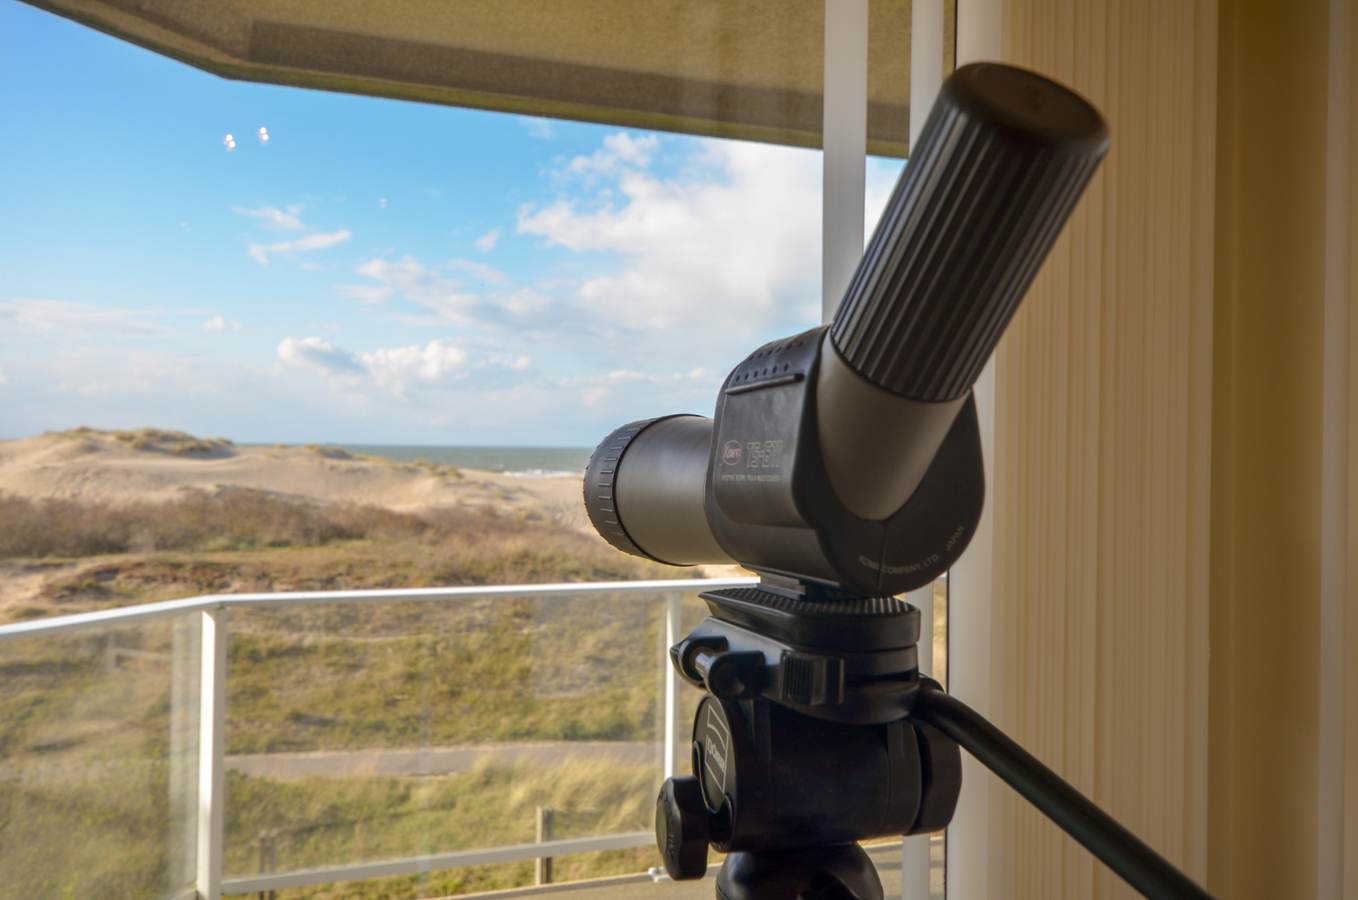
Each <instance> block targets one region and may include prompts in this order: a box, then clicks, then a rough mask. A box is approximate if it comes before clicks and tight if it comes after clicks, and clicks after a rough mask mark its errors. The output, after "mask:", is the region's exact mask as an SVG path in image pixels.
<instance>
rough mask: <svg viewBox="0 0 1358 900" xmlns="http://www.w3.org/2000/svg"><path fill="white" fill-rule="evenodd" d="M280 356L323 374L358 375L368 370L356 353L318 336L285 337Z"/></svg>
mask: <svg viewBox="0 0 1358 900" xmlns="http://www.w3.org/2000/svg"><path fill="white" fill-rule="evenodd" d="M278 358H279V359H281V360H282V361H283V362H285V363H288V364H289V365H293V366H300V367H302V368H306V369H311V370H313V371H316V372H320V373H321V374H323V375H356V374H362V373H363V372H365V371H366V368H365V367H364V365H363V364H362V363H361V362H360V361H359V360H358V358H357V357H355V356H354V354H352V353H350V352H349V351H348V350H341V349H340V348H339V347H336V346H334V345H333V344H331V343H329V342H328V341H323V340H321V339H320V338H318V337H307V338H302V339H300V340H299V339H297V338H284V339H283V341H282V343H280V344H279V345H278Z"/></svg>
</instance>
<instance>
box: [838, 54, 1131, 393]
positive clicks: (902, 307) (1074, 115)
mask: <svg viewBox="0 0 1358 900" xmlns="http://www.w3.org/2000/svg"><path fill="white" fill-rule="evenodd" d="M1107 151H1108V127H1107V125H1105V124H1104V121H1103V117H1102V116H1100V115H1099V113H1098V111H1097V110H1096V109H1094V107H1093V106H1091V105H1090V104H1089V103H1088V102H1087V101H1085V100H1084V99H1083V98H1082V97H1080V96H1079V95H1077V94H1075V93H1073V92H1072V91H1070V90H1068V89H1067V88H1065V87H1063V86H1061V85H1059V84H1057V83H1055V82H1053V81H1050V80H1048V79H1046V78H1043V77H1042V76H1040V75H1036V74H1034V73H1032V72H1027V71H1025V70H1023V69H1016V68H1014V67H1012V66H1004V65H999V64H997V63H975V64H972V65H969V66H964V67H963V68H961V69H958V70H957V71H956V72H955V73H953V75H952V77H950V78H949V79H948V80H947V81H946V82H945V83H944V85H943V89H942V91H941V92H940V93H939V97H938V100H937V102H936V103H935V104H934V108H933V110H932V111H931V112H930V114H929V119H928V121H927V123H926V124H925V126H924V131H923V133H922V134H921V135H920V139H919V141H918V146H916V147H914V148H912V151H911V154H910V161H909V162H908V163H907V164H906V167H905V171H904V173H903V174H902V177H901V180H900V181H899V182H898V183H897V184H896V190H895V192H894V193H893V194H892V196H891V200H890V202H889V203H888V204H887V208H886V211H885V212H884V213H883V214H882V219H881V221H880V223H879V224H878V226H877V231H876V232H875V233H874V234H873V236H872V241H871V243H870V244H869V245H868V249H867V251H866V252H865V253H864V254H863V260H862V262H861V263H859V266H858V271H857V272H856V273H855V274H854V278H853V281H852V282H851V283H850V285H849V290H848V292H847V293H846V294H845V297H844V302H843V303H842V304H841V305H840V308H839V312H838V313H837V314H836V315H835V321H834V324H833V326H832V327H831V332H830V333H831V340H832V341H833V343H834V346H835V348H836V349H837V350H838V351H839V353H840V355H841V356H843V358H844V359H845V361H846V362H848V364H849V365H850V366H851V367H852V368H853V369H854V370H855V371H856V372H858V373H859V374H860V375H862V376H864V377H865V378H867V379H868V380H869V381H871V382H873V383H875V384H877V385H879V386H881V387H883V388H886V389H887V390H889V391H892V392H894V393H896V394H899V395H901V396H904V397H909V398H911V399H914V400H926V401H944V400H953V399H956V398H957V397H961V396H962V395H964V394H965V393H966V392H967V391H968V390H970V389H971V386H972V385H973V384H974V383H975V382H976V379H977V378H978V377H979V376H980V374H981V369H982V367H984V366H985V363H986V360H987V359H989V358H990V354H991V352H992V351H993V350H994V349H995V345H996V344H997V343H998V342H999V340H1000V336H1001V335H1002V334H1004V329H1005V326H1006V325H1008V324H1009V320H1010V318H1012V317H1013V315H1014V312H1015V311H1016V310H1017V309H1018V305H1019V301H1021V300H1022V299H1023V295H1024V294H1025V293H1027V291H1028V286H1029V285H1030V284H1032V281H1033V278H1034V277H1036V275H1037V271H1038V269H1039V268H1040V267H1041V266H1042V263H1043V261H1044V260H1045V259H1046V258H1047V253H1048V251H1050V250H1051V247H1052V244H1053V243H1055V241H1056V238H1057V235H1059V234H1060V232H1061V229H1062V228H1063V227H1064V226H1065V224H1066V220H1067V219H1069V218H1070V214H1071V211H1072V210H1073V209H1074V208H1075V204H1076V203H1077V202H1078V201H1079V199H1080V195H1081V194H1082V193H1083V192H1084V189H1085V187H1086V185H1088V184H1089V180H1090V179H1091V178H1092V177H1093V176H1094V171H1095V170H1096V169H1097V168H1098V166H1099V162H1100V161H1101V160H1102V159H1103V156H1104V154H1105V153H1106V152H1107Z"/></svg>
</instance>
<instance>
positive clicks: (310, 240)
mask: <svg viewBox="0 0 1358 900" xmlns="http://www.w3.org/2000/svg"><path fill="white" fill-rule="evenodd" d="M353 236H354V235H353V232H351V231H348V230H347V229H346V230H343V231H333V232H329V233H326V232H321V233H319V234H308V235H307V236H306V237H302V238H298V239H297V240H295V241H280V242H279V243H277V244H266V245H261V244H256V243H253V242H252V243H251V244H250V246H249V247H248V248H246V251H245V252H247V253H249V254H250V256H251V257H253V258H254V260H255V262H257V263H259V264H260V265H268V264H269V256H270V255H271V254H272V255H275V256H291V255H293V254H294V253H304V252H306V251H308V250H324V249H325V248H327V247H333V246H335V245H336V244H340V243H343V242H344V241H347V240H349V238H351V237H353Z"/></svg>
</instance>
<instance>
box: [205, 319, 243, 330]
mask: <svg viewBox="0 0 1358 900" xmlns="http://www.w3.org/2000/svg"><path fill="white" fill-rule="evenodd" d="M202 328H203V330H204V331H240V322H238V321H236V320H235V319H226V318H224V317H223V316H213V317H212V318H210V319H208V320H207V321H206V322H204V323H203V325H202Z"/></svg>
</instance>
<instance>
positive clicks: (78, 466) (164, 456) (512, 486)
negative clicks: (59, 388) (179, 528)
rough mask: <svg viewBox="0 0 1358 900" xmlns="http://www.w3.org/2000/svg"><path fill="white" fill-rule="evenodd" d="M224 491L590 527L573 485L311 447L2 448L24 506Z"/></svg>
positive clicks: (185, 443)
mask: <svg viewBox="0 0 1358 900" xmlns="http://www.w3.org/2000/svg"><path fill="white" fill-rule="evenodd" d="M118 435H121V437H119V436H118ZM148 435H150V436H149V437H148ZM157 435H159V436H157ZM137 445H141V446H140V447H139V446H137ZM176 450H178V452H176ZM228 488H249V489H252V490H258V491H266V492H268V493H271V494H275V495H277V496H280V497H287V498H294V499H304V498H305V499H310V500H314V501H317V502H322V503H335V502H339V503H364V504H375V505H379V506H385V507H389V508H391V509H396V510H401V511H414V510H420V509H427V508H429V507H435V506H491V507H494V508H495V509H496V510H497V511H500V512H502V513H513V512H516V511H519V510H535V511H538V512H541V513H544V514H546V515H548V516H550V517H551V518H553V519H555V520H556V521H558V522H561V523H562V524H566V525H570V526H572V527H576V528H582V529H583V528H588V524H587V522H586V519H585V515H584V508H583V503H582V501H581V483H580V479H578V478H528V477H522V476H513V475H504V474H500V473H496V472H482V471H476V470H472V469H464V470H456V469H452V468H450V467H447V466H438V465H429V466H418V465H411V464H406V463H397V462H392V461H390V460H384V459H379V458H377V457H358V456H349V455H347V454H344V453H343V451H338V452H336V451H333V450H325V449H324V448H320V447H315V446H314V445H313V446H312V447H295V446H292V447H284V446H281V445H280V446H277V447H237V446H233V445H231V444H229V443H225V442H207V441H197V440H195V439H194V438H192V437H191V436H189V435H175V434H169V433H164V432H161V433H155V432H139V433H135V434H133V433H128V432H102V431H93V430H86V431H75V432H60V433H53V434H44V435H40V436H38V437H31V438H24V439H21V440H9V441H0V492H4V493H10V494H17V495H20V496H23V497H28V498H30V499H45V498H61V499H68V500H77V501H80V502H84V503H109V504H115V505H120V504H125V503H135V502H149V503H158V502H164V501H167V500H172V499H174V498H175V497H178V496H181V492H183V491H186V490H201V491H210V492H215V491H219V490H223V489H228Z"/></svg>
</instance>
